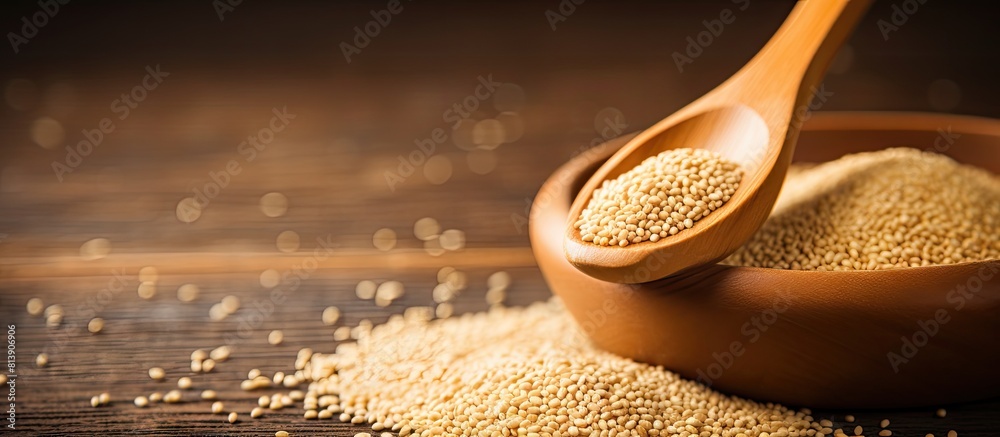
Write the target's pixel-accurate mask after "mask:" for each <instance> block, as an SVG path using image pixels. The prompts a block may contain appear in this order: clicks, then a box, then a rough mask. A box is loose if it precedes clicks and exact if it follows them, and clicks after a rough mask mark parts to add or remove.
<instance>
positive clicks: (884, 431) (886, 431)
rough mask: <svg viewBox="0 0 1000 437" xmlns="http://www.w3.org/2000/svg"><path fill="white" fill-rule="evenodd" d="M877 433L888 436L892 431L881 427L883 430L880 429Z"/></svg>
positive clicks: (883, 436)
mask: <svg viewBox="0 0 1000 437" xmlns="http://www.w3.org/2000/svg"><path fill="white" fill-rule="evenodd" d="M878 435H879V436H881V437H889V436H891V435H892V431H890V430H888V429H883V430H881V431H879V432H878Z"/></svg>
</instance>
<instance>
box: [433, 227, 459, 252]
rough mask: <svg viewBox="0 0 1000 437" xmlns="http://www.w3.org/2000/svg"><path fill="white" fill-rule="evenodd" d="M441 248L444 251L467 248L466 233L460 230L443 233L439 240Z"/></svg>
mask: <svg viewBox="0 0 1000 437" xmlns="http://www.w3.org/2000/svg"><path fill="white" fill-rule="evenodd" d="M439 242H440V243H441V248H442V249H444V250H461V249H462V248H463V247H465V232H463V231H460V230H458V229H449V230H447V231H444V232H442V233H441V237H440V238H439Z"/></svg>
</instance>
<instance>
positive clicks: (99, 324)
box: [87, 317, 104, 334]
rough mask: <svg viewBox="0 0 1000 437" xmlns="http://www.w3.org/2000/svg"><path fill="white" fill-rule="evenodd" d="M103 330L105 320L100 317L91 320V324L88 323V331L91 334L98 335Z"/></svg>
mask: <svg viewBox="0 0 1000 437" xmlns="http://www.w3.org/2000/svg"><path fill="white" fill-rule="evenodd" d="M102 329H104V319H102V318H100V317H95V318H93V319H90V322H89V323H87V330H88V331H90V333H91V334H97V333H98V332H101V330H102Z"/></svg>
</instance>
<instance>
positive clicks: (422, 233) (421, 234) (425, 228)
mask: <svg viewBox="0 0 1000 437" xmlns="http://www.w3.org/2000/svg"><path fill="white" fill-rule="evenodd" d="M440 234H441V225H439V224H438V221H437V220H435V219H433V218H430V217H424V218H422V219H419V220H417V221H416V222H415V223H413V236H415V237H417V238H418V239H420V240H422V241H427V240H432V239H435V238H437V237H438V235H440Z"/></svg>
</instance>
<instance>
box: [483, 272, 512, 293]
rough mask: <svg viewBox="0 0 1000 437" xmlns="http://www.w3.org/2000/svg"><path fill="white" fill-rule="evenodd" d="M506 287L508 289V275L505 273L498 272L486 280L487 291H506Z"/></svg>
mask: <svg viewBox="0 0 1000 437" xmlns="http://www.w3.org/2000/svg"><path fill="white" fill-rule="evenodd" d="M507 287H510V273H507V272H505V271H499V272H495V273H493V274H491V275H490V276H489V277H488V278H486V289H487V290H493V289H497V288H499V289H503V290H506V289H507Z"/></svg>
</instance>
